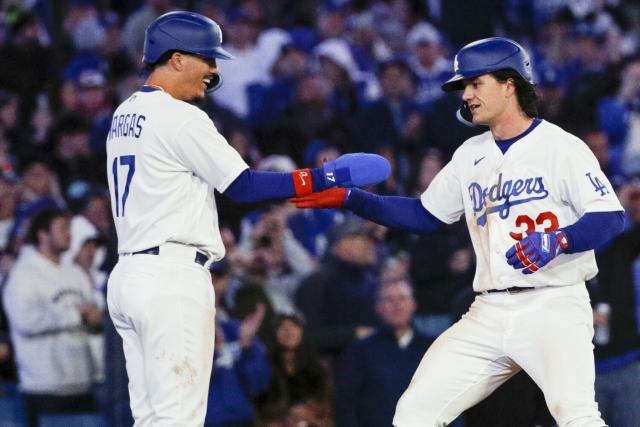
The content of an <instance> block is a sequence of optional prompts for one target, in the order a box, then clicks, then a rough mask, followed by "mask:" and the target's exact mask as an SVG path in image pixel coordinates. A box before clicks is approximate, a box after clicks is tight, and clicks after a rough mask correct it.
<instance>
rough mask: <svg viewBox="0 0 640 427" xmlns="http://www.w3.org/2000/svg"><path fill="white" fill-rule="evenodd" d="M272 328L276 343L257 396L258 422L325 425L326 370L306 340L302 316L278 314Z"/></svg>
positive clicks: (329, 389)
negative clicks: (268, 375) (263, 385)
mask: <svg viewBox="0 0 640 427" xmlns="http://www.w3.org/2000/svg"><path fill="white" fill-rule="evenodd" d="M275 331H276V345H275V346H274V348H273V350H272V351H271V356H270V357H271V364H272V367H273V377H272V380H271V384H270V385H269V388H268V389H267V391H266V392H265V393H264V394H263V395H261V396H260V397H258V399H257V405H258V408H259V409H258V410H259V413H260V420H261V422H263V423H265V424H269V423H275V424H276V425H277V423H284V424H285V425H300V423H307V424H306V425H316V426H324V425H327V421H328V420H329V419H330V416H331V415H330V413H331V401H332V386H331V381H330V374H329V371H328V370H327V369H326V367H325V366H324V365H323V363H322V362H321V360H320V359H319V357H318V355H317V353H316V351H315V349H314V347H313V345H312V343H311V342H310V341H309V339H308V337H307V331H306V327H305V325H304V323H303V321H302V319H301V318H300V317H298V316H297V315H295V314H286V315H279V316H278V317H277V318H276V320H275ZM294 421H295V422H294Z"/></svg>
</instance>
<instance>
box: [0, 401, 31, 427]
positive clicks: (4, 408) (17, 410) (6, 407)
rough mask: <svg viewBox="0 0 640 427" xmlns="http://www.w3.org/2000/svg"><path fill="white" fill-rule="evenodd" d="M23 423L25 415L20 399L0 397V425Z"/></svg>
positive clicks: (8, 426)
mask: <svg viewBox="0 0 640 427" xmlns="http://www.w3.org/2000/svg"><path fill="white" fill-rule="evenodd" d="M25 425H26V416H25V410H24V405H23V404H22V400H20V399H17V398H2V399H0V427H24V426H25Z"/></svg>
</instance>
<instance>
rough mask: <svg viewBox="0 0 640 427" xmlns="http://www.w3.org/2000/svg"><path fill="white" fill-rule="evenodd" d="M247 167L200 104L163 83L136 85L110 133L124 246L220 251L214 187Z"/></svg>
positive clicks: (115, 206)
mask: <svg viewBox="0 0 640 427" xmlns="http://www.w3.org/2000/svg"><path fill="white" fill-rule="evenodd" d="M246 168H248V166H247V164H246V163H245V162H244V160H243V159H242V158H241V157H240V155H239V154H238V153H237V152H236V151H235V150H234V149H233V148H232V147H231V146H230V145H229V144H228V143H227V141H226V139H225V138H224V137H223V136H222V135H221V134H220V133H219V132H218V130H217V129H216V127H215V126H214V124H213V122H212V121H211V119H209V117H208V116H207V115H206V114H205V113H204V112H203V111H202V110H200V109H198V108H197V107H195V106H193V105H191V104H189V103H187V102H183V101H179V100H176V99H175V98H173V97H171V96H170V95H169V94H167V93H165V92H164V91H161V90H153V91H149V90H147V88H143V89H142V90H140V91H138V92H135V93H134V94H133V95H131V96H130V97H129V98H128V99H127V100H126V101H124V102H123V103H122V104H120V106H119V107H118V108H117V109H116V111H115V113H114V115H113V121H112V124H111V129H110V131H109V135H108V137H107V175H108V181H109V190H110V192H111V208H112V211H113V218H114V221H115V225H116V231H117V234H118V252H119V253H120V254H123V253H130V252H136V251H140V250H144V249H148V248H151V247H154V246H159V245H161V244H163V243H165V242H178V243H184V244H187V245H193V246H197V247H199V248H200V249H202V250H204V251H207V252H209V253H210V254H211V255H213V257H214V259H220V258H222V257H223V256H224V253H225V249H224V246H223V244H222V240H221V238H220V231H219V229H218V214H217V210H216V202H215V198H214V189H216V190H218V191H220V192H224V191H225V190H226V189H227V187H228V186H229V184H231V183H232V182H233V181H234V180H235V179H236V178H237V177H238V175H239V174H240V173H241V172H242V171H243V170H245V169H246Z"/></svg>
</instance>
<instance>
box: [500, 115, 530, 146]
mask: <svg viewBox="0 0 640 427" xmlns="http://www.w3.org/2000/svg"><path fill="white" fill-rule="evenodd" d="M532 122H533V119H532V118H531V117H529V116H527V115H525V114H524V113H520V112H518V113H515V114H510V115H506V116H504V117H502V118H500V120H498V121H496V123H495V124H492V125H489V129H490V130H491V134H492V135H493V139H495V140H496V141H504V140H506V139H511V138H515V137H516V136H518V135H520V134H521V133H523V132H524V131H526V130H527V129H529V126H531V123H532Z"/></svg>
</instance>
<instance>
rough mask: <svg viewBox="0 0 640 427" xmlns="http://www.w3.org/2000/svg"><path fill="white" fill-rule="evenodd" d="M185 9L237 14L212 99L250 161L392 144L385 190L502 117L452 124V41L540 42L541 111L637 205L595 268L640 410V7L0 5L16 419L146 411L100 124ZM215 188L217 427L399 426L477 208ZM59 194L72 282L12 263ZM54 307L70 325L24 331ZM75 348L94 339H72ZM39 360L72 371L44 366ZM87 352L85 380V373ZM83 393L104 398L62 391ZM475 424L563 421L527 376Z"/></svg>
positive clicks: (605, 372)
mask: <svg viewBox="0 0 640 427" xmlns="http://www.w3.org/2000/svg"><path fill="white" fill-rule="evenodd" d="M177 9H182V10H193V11H197V12H199V13H202V14H204V15H207V16H209V17H211V18H212V19H214V20H215V21H216V22H218V23H219V24H220V25H221V27H222V29H223V33H224V40H225V43H224V46H225V49H227V50H228V51H229V52H230V53H232V54H233V55H234V56H235V57H236V59H235V60H233V61H223V62H221V63H220V64H219V68H220V72H221V74H222V76H223V80H224V84H223V86H222V87H221V88H220V89H219V90H218V91H216V92H215V93H213V94H212V95H210V96H209V97H208V99H207V100H206V101H205V103H204V104H203V105H202V108H203V109H204V110H205V111H206V112H207V114H209V116H210V117H211V119H212V120H213V121H214V123H215V124H216V126H217V128H218V129H219V130H220V131H221V133H222V134H223V135H224V136H225V137H226V138H227V139H228V141H229V143H230V144H231V145H232V146H233V147H234V148H235V149H236V150H237V151H238V152H239V153H240V154H241V155H242V157H243V158H244V159H245V160H246V161H247V163H248V164H249V165H251V167H253V168H257V169H260V170H274V171H288V170H293V169H295V168H297V167H303V166H304V167H313V166H317V165H320V164H322V162H324V161H326V160H331V159H333V158H336V157H337V156H339V155H340V154H341V153H346V152H354V151H366V152H377V153H379V154H382V155H384V156H385V157H386V158H388V159H389V160H390V162H391V164H392V168H393V172H392V175H391V177H390V178H389V179H388V180H387V181H385V182H384V183H382V184H379V185H377V186H375V187H374V188H372V190H373V191H375V192H377V193H380V194H389V195H407V196H419V195H420V194H421V193H422V192H423V191H424V190H425V189H426V188H427V186H428V185H429V183H430V182H431V180H432V179H433V177H434V176H435V175H436V174H437V173H438V171H439V170H440V169H441V168H442V167H443V165H444V164H446V163H447V162H448V160H449V159H450V157H451V155H452V153H453V151H455V149H456V148H457V147H458V146H459V145H460V144H461V143H462V142H463V141H464V140H465V139H466V138H468V137H470V136H473V135H475V134H478V133H480V132H482V131H484V129H482V128H467V127H464V126H463V125H461V124H460V123H458V122H457V121H456V119H455V111H456V109H457V108H458V105H459V102H460V100H459V98H458V97H457V95H456V94H445V93H443V92H442V91H441V90H440V84H441V83H442V82H443V81H444V80H446V79H447V78H448V77H449V76H450V75H451V74H452V69H453V53H454V52H456V51H457V49H459V48H460V47H461V46H462V45H464V44H466V43H468V42H470V41H473V40H476V39H480V38H484V37H489V36H496V35H504V36H508V37H511V38H513V39H515V40H517V41H519V42H520V43H522V44H523V45H524V46H525V47H526V48H527V49H528V51H529V52H531V54H532V57H533V58H532V59H533V66H534V76H535V80H536V82H537V88H538V91H539V93H540V95H541V105H540V113H541V114H540V116H541V117H542V118H544V119H547V120H549V121H551V122H553V123H556V124H558V125H560V126H561V127H563V128H565V129H566V130H568V131H570V132H572V133H574V134H576V135H577V136H579V137H580V138H582V139H583V140H584V141H585V143H587V144H588V146H589V147H590V148H591V149H592V151H593V152H594V154H595V156H596V157H597V159H598V161H599V162H600V164H601V167H602V169H603V170H604V171H605V173H606V174H607V176H608V177H609V179H610V180H611V182H612V184H613V185H614V187H615V190H616V191H617V192H618V194H619V197H620V199H621V200H622V202H623V204H624V206H625V208H626V209H627V217H628V221H627V223H628V224H627V231H626V232H625V233H624V234H623V235H622V236H620V237H618V238H617V239H616V240H615V241H614V242H611V243H610V244H608V245H607V246H606V247H604V248H601V249H600V250H599V251H598V252H597V257H598V261H599V265H600V270H601V272H600V274H599V275H598V277H597V278H596V280H594V281H592V283H589V289H590V291H591V295H592V300H593V302H594V322H595V325H596V336H595V339H594V343H595V346H596V347H595V351H596V361H597V372H598V374H597V384H596V386H597V387H596V388H597V398H598V401H599V403H600V407H601V410H602V411H603V414H604V417H605V419H606V420H607V422H608V423H609V424H610V425H612V426H615V427H638V426H639V425H640V417H637V418H635V421H636V422H634V421H628V420H629V419H632V418H629V413H630V409H629V408H631V407H636V408H638V407H640V395H639V393H640V391H639V390H640V361H639V360H640V338H639V325H640V264H639V263H638V262H637V259H638V258H637V256H638V255H639V254H640V235H638V232H639V231H638V230H640V228H639V224H640V45H639V42H640V38H639V37H640V3H638V2H636V1H622V0H584V1H571V0H545V1H537V0H535V1H534V0H474V1H465V0H446V1H445V0H215V1H213V0H212V1H209V0H13V1H12V0H5V1H4V2H2V6H1V9H0V58H2V64H1V65H0V250H1V255H0V284H1V286H2V287H3V289H4V290H6V288H7V287H6V285H7V283H9V282H10V281H11V280H12V276H14V283H13V285H14V286H18V288H17V289H19V291H20V292H17V293H16V292H3V293H2V295H3V301H2V303H3V304H2V307H3V309H2V312H1V313H0V380H1V381H2V387H1V388H0V393H1V395H0V426H21V425H26V424H24V423H26V422H27V418H28V415H29V414H28V413H27V412H28V408H29V405H32V404H34V402H33V401H30V400H29V396H30V395H32V394H34V393H35V394H38V393H39V395H45V396H46V397H47V399H48V400H46V402H53V406H54V407H52V408H49V409H47V410H48V411H50V412H62V413H70V412H82V413H83V415H76V416H75V418H74V417H72V416H69V415H68V416H69V417H70V418H64V416H65V415H51V416H46V417H42V418H41V419H40V421H38V420H35V421H34V420H31V421H30V422H31V423H32V424H31V425H38V422H40V425H42V426H54V425H65V426H71V425H73V423H74V422H75V423H77V424H76V425H96V426H97V425H108V426H114V427H116V426H129V425H131V424H132V420H131V418H130V412H129V408H128V395H127V378H126V371H125V367H124V359H123V355H122V351H121V346H122V343H121V341H120V340H119V338H118V336H117V334H116V333H115V330H114V328H113V325H111V323H110V320H109V317H108V315H107V314H106V307H105V293H106V289H105V285H106V278H107V277H108V273H109V271H110V269H111V268H112V267H113V265H114V264H115V261H116V259H117V252H116V238H115V234H114V230H113V226H112V221H111V209H110V204H109V194H108V190H107V185H106V172H105V171H106V161H105V138H106V134H107V132H108V130H109V127H110V124H111V114H112V112H113V110H114V109H115V107H116V106H117V105H118V104H119V103H120V102H122V101H123V100H124V99H126V98H127V97H128V96H129V95H130V94H131V93H132V92H134V91H135V90H136V89H137V88H138V87H139V86H141V85H142V83H143V82H144V79H145V76H144V73H143V71H142V62H141V58H142V46H143V40H144V30H145V28H146V27H147V25H148V24H150V23H151V22H152V21H153V20H154V19H155V18H156V17H158V16H159V15H161V14H162V13H165V12H168V11H171V10H177ZM218 202H219V206H220V208H219V215H220V223H221V231H222V236H223V239H224V243H225V246H226V248H227V254H228V255H227V257H226V258H225V260H223V261H221V262H219V263H216V264H214V265H213V266H212V268H211V276H212V283H213V286H214V287H215V290H216V299H217V301H218V311H217V313H218V315H217V328H216V330H217V334H216V337H215V342H216V355H215V369H214V374H213V376H212V380H211V391H210V399H209V406H208V415H207V425H208V426H228V427H237V426H257V425H261V426H271V427H279V426H282V427H289V426H317V427H320V426H333V425H336V426H366V427H372V426H389V425H390V423H391V417H392V415H393V408H394V405H395V402H396V401H397V399H398V397H399V395H400V393H401V392H402V391H403V389H404V388H405V387H406V386H407V384H408V382H409V380H410V378H411V374H412V372H413V371H414V369H415V368H416V366H417V363H418V362H419V360H420V357H421V355H422V354H423V353H424V351H425V350H426V348H427V347H428V346H429V344H430V343H431V341H432V339H433V338H434V337H436V336H437V335H438V334H439V333H441V332H442V331H443V330H444V329H446V328H447V327H448V326H449V325H451V324H452V323H453V322H454V321H455V320H456V319H457V318H459V316H460V315H461V314H462V313H464V312H465V311H466V309H467V307H468V306H469V303H470V301H471V300H472V298H473V292H472V289H471V281H472V277H473V272H474V255H473V250H472V248H471V246H470V241H469V238H468V235H467V232H466V230H465V229H464V226H463V225H461V224H458V225H454V226H451V227H447V228H445V229H442V230H440V231H438V232H436V233H433V234H431V235H427V236H418V235H413V234H409V233H405V232H399V231H397V230H390V229H386V228H385V227H382V226H378V225H375V224H372V223H364V222H362V221H360V220H358V219H356V218H354V217H351V216H349V215H348V214H345V213H344V212H341V211H336V210H314V211H311V210H309V211H296V209H295V208H293V207H292V206H291V205H288V204H287V203H262V204H255V205H249V206H248V205H235V204H233V203H231V202H229V201H228V200H226V199H225V198H224V197H223V196H220V195H218ZM50 209H64V210H66V211H68V212H70V216H71V220H70V221H68V223H66V225H65V227H67V229H68V230H67V231H68V232H69V233H70V240H69V242H68V244H67V245H66V247H61V248H58V249H60V252H61V254H62V262H64V263H69V264H73V265H74V266H75V268H74V269H73V270H69V271H67V272H66V273H65V274H69V275H70V276H68V277H69V278H68V280H67V279H66V278H65V279H59V277H58V276H56V277H55V278H54V277H53V276H51V275H47V274H46V269H45V268H43V271H38V272H39V273H42V274H41V275H39V276H38V275H37V274H33V275H26V276H25V275H24V274H22V275H20V274H18V273H17V272H16V271H17V270H19V265H20V262H18V263H16V260H20V258H22V257H23V256H24V257H27V255H28V251H29V250H31V251H33V249H34V245H35V249H36V250H38V242H39V240H38V236H40V237H42V236H45V235H47V236H48V235H49V234H50V235H51V236H54V235H55V231H54V230H53V229H51V228H47V227H48V225H51V224H48V225H46V224H45V225H46V226H45V228H43V229H41V230H44V232H45V234H38V236H35V237H36V238H35V240H34V239H33V237H34V236H31V239H30V236H29V231H30V230H33V227H34V224H33V218H34V217H35V216H36V215H38V213H41V212H43V211H46V210H50ZM63 246H64V245H63ZM17 266H18V267H17ZM65 271H66V270H65ZM31 272H32V273H34V272H33V271H31ZM38 272H36V273H38ZM52 274H53V273H52ZM56 274H57V273H56ZM24 277H29V278H28V279H24ZM60 277H62V276H60ZM65 277H67V276H65ZM20 278H22V279H20ZM49 282H51V284H50V283H49ZM71 282H73V283H74V286H76V285H77V286H78V288H77V289H76V290H75V291H74V292H69V291H68V289H67V288H68V286H70V285H69V283H71ZM48 286H49V288H48ZM52 286H58V287H59V289H58V291H59V292H58V293H52V292H51V289H50V287H52ZM83 286H84V288H82V287H83ZM56 289H57V288H56ZM68 294H73V295H74V298H75V299H73V298H72V299H68V297H65V296H64V295H68ZM16 295H19V296H16ZM20 295H21V296H20ZM61 295H62V296H61ZM20 298H23V299H20ZM47 298H51V299H50V300H48V299H47ZM61 301H66V303H65V304H61ZM15 307H24V309H20V310H18V309H15ZM61 307H62V308H61ZM34 310H35V311H36V312H35V313H34ZM65 310H66V311H65ZM37 315H41V318H40V319H39V321H40V322H41V323H42V322H43V319H44V318H48V319H57V320H56V321H60V319H61V318H62V317H64V318H65V319H66V318H67V317H68V318H69V319H71V320H68V322H70V323H69V325H72V326H73V327H72V328H66V327H65V328H62V329H51V328H49V329H46V328H44V329H42V330H39V332H37V333H36V332H33V331H31V332H29V327H31V326H33V324H35V323H34V322H36V320H38V319H35V318H36V317H37ZM46 316H50V317H46ZM65 316H67V317H65ZM73 319H75V320H73ZM73 321H75V323H73ZM30 322H31V323H30ZM47 322H48V321H45V323H47ZM51 322H53V321H51ZM30 325H31V326H30ZM25 328H26V329H25ZM43 331H44V332H43ZM21 343H22V344H21ZM43 343H48V344H46V345H45V344H43ZM30 345H32V346H31V347H30ZM73 346H76V347H73ZM78 346H80V347H82V348H86V349H88V351H84V352H77V353H76V355H75V356H73V358H69V354H73V353H72V352H71V350H70V349H72V348H80V347H78ZM30 348H31V349H34V348H35V349H39V350H38V351H37V354H33V352H34V350H28V349H30ZM21 352H22V353H21ZM45 362H46V363H48V364H49V365H48V366H50V368H48V370H49V371H51V370H54V371H55V370H56V369H58V370H62V371H64V370H65V369H69V366H71V367H72V369H71V371H70V372H47V373H46V375H45V376H46V379H45V378H39V377H37V378H35V381H34V379H33V378H31V377H28V375H32V373H33V372H38V369H42V368H43V366H42V364H43V363H45ZM74 366H75V371H74ZM79 366H89V367H90V371H91V372H90V375H89V376H87V377H86V378H79V377H78V375H79V373H78V372H79V371H80V370H81V369H80V368H78V367H79ZM58 374H60V375H58ZM27 377H28V378H27ZM45 380H46V381H45ZM57 381H58V382H57ZM65 381H66V382H65ZM69 381H70V382H69ZM74 381H75V382H74ZM34 384H35V385H34ZM70 384H71V385H70ZM69 396H83V397H87V399H88V400H86V401H82V404H80V403H78V401H76V402H75V403H73V402H72V404H70V405H69V404H68V402H67V404H65V403H64V402H66V401H65V398H68V397H69ZM67 400H68V399H67ZM56 402H57V403H56ZM40 403H42V402H40ZM25 405H26V406H25ZM625 414H626V415H627V418H625ZM56 417H58V418H56ZM60 417H63V418H60ZM33 423H35V424H33ZM56 423H58V424H56ZM457 423H458V424H455V425H457V426H465V425H466V426H468V427H472V426H478V427H480V426H482V427H487V426H505V427H506V426H509V427H519V426H522V427H533V426H552V425H553V421H552V420H551V418H550V416H549V414H548V412H547V410H546V408H545V404H544V398H543V397H542V396H541V394H540V392H539V391H538V390H537V388H536V386H535V385H534V384H533V383H532V381H531V380H530V379H529V378H528V377H527V376H526V375H525V374H519V375H517V376H516V377H514V378H513V379H512V380H510V381H509V382H508V383H507V384H506V385H505V386H504V387H502V388H501V389H500V390H498V392H496V393H495V394H494V395H493V396H491V397H490V398H489V399H488V400H487V401H485V402H483V403H481V404H480V405H478V406H476V407H474V408H472V409H471V410H469V411H467V413H465V414H464V415H463V417H461V419H460V420H458V421H457Z"/></svg>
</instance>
